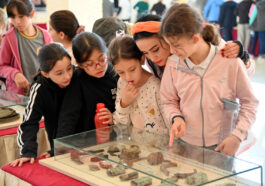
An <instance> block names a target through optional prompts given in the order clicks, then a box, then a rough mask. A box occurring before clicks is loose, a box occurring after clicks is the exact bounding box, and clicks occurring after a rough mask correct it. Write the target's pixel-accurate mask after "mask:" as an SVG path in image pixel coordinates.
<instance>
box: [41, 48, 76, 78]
mask: <svg viewBox="0 0 265 186" xmlns="http://www.w3.org/2000/svg"><path fill="white" fill-rule="evenodd" d="M64 57H67V58H69V59H70V60H71V57H70V55H69V53H68V52H67V50H66V49H65V48H64V47H63V46H62V45H61V44H59V43H50V44H47V45H44V46H43V47H42V48H41V49H40V51H39V54H38V58H37V59H38V63H39V64H40V70H41V71H43V72H46V73H49V72H50V71H51V70H52V69H53V67H54V66H55V65H56V63H57V61H59V60H62V59H63V58H64Z"/></svg>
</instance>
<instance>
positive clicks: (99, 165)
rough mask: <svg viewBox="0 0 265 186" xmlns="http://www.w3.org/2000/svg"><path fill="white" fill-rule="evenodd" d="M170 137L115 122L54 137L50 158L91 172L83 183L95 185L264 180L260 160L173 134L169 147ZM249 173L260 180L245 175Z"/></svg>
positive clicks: (220, 183)
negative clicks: (227, 152)
mask: <svg viewBox="0 0 265 186" xmlns="http://www.w3.org/2000/svg"><path fill="white" fill-rule="evenodd" d="M109 132H110V134H109ZM99 138H100V140H99ZM97 140H98V141H100V143H99V142H98V141H97ZM168 142H169V137H168V136H160V135H157V134H153V133H149V132H146V131H142V130H139V129H136V128H129V127H127V126H123V125H115V126H113V127H106V128H101V129H97V130H93V131H88V132H83V133H79V134H75V135H71V136H67V137H63V138H59V139H55V140H54V145H55V150H54V151H55V157H54V162H56V163H60V164H61V165H64V166H65V165H66V166H67V167H71V168H72V170H78V171H79V172H82V174H84V175H87V176H93V177H94V178H95V179H94V180H98V181H94V182H92V181H91V179H90V182H86V183H89V184H95V185H161V186H162V185H181V186H182V185H215V186H225V185H227V186H232V185H242V186H245V185H251V186H253V185H261V184H262V167H261V166H260V165H257V164H254V163H250V162H246V161H243V160H240V159H237V158H235V157H231V156H226V155H224V154H221V153H218V152H215V151H212V150H207V149H204V148H200V147H197V146H193V145H190V144H187V143H185V142H183V141H181V140H177V139H176V140H175V141H174V145H173V147H171V148H169V146H168ZM59 167H60V166H59ZM251 174H255V175H257V174H259V175H260V180H255V181H252V180H249V179H247V178H248V177H249V176H250V175H251ZM68 175H69V174H68ZM74 177H75V178H76V179H78V175H74ZM79 180H80V181H83V180H84V179H79ZM104 182H105V184H102V183H104Z"/></svg>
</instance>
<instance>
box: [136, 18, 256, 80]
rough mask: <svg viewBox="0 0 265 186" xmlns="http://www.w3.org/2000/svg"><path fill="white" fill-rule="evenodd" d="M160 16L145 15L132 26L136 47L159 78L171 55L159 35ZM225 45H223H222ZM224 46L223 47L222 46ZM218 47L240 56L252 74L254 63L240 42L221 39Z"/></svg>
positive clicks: (226, 52)
mask: <svg viewBox="0 0 265 186" xmlns="http://www.w3.org/2000/svg"><path fill="white" fill-rule="evenodd" d="M160 25H161V18H160V17H159V16H156V15H151V14H149V15H146V16H143V17H141V18H140V19H138V20H137V23H136V24H135V25H134V26H133V28H132V35H133V38H134V40H135V42H136V45H137V46H138V48H139V49H140V50H141V51H142V52H143V54H145V56H146V65H147V67H148V69H149V70H150V71H151V72H152V73H153V74H154V75H155V76H156V77H159V78H161V77H162V74H163V71H164V67H165V65H166V62H167V59H168V57H169V56H170V55H171V53H170V49H169V46H168V44H167V43H166V42H165V41H164V39H163V38H162V37H161V36H160V35H159V28H160ZM224 45H225V47H224ZM223 47H224V48H223ZM219 48H220V49H221V48H223V49H222V50H221V53H222V55H223V56H225V57H229V58H235V57H237V56H239V57H241V59H244V61H246V67H247V69H248V73H249V74H250V75H251V74H254V71H255V63H251V62H252V61H251V62H250V61H248V53H247V52H245V51H243V47H242V45H241V43H240V42H237V41H235V42H227V43H226V44H224V41H223V40H221V42H220V46H219Z"/></svg>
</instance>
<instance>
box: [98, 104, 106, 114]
mask: <svg viewBox="0 0 265 186" xmlns="http://www.w3.org/2000/svg"><path fill="white" fill-rule="evenodd" d="M102 108H105V104H104V103H98V104H97V112H99V110H100V109H102Z"/></svg>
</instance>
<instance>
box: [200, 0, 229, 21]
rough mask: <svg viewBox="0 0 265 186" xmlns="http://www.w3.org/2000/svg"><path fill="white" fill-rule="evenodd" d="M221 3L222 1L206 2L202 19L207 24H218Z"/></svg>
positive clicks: (209, 0)
mask: <svg viewBox="0 0 265 186" xmlns="http://www.w3.org/2000/svg"><path fill="white" fill-rule="evenodd" d="M223 3H224V1H223V0H208V1H207V3H206V4H205V6H204V9H203V16H204V18H205V19H206V20H207V21H209V22H211V21H214V22H218V20H219V14H220V7H221V5H222V4H223Z"/></svg>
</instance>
